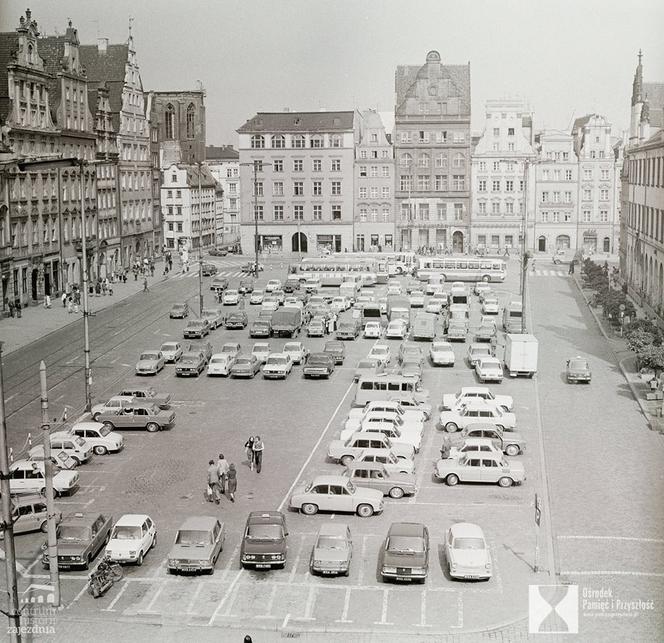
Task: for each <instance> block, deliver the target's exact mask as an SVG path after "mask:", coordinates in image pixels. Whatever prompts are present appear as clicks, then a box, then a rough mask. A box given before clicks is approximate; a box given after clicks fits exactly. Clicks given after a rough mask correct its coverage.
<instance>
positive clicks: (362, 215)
mask: <svg viewBox="0 0 664 643" xmlns="http://www.w3.org/2000/svg"><path fill="white" fill-rule="evenodd" d="M360 222H361V223H366V222H367V209H366V208H365V207H362V208H360Z"/></svg>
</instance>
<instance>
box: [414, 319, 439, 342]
mask: <svg viewBox="0 0 664 643" xmlns="http://www.w3.org/2000/svg"><path fill="white" fill-rule="evenodd" d="M412 336H413V339H415V340H417V339H423V340H425V341H431V340H432V339H433V338H434V337H435V336H436V315H434V314H433V313H417V315H416V316H415V321H414V322H413V330H412Z"/></svg>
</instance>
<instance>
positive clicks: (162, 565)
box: [152, 558, 168, 578]
mask: <svg viewBox="0 0 664 643" xmlns="http://www.w3.org/2000/svg"><path fill="white" fill-rule="evenodd" d="M167 563H168V558H164V560H162V561H161V563H159V566H158V567H157V568H156V569H155V570H154V571H153V572H152V577H153V578H157V577H158V576H160V575H161V572H162V571H164V569H165V568H166V565H167Z"/></svg>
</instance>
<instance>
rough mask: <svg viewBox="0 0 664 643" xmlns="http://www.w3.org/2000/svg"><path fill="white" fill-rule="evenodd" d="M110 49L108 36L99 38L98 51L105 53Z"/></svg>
mask: <svg viewBox="0 0 664 643" xmlns="http://www.w3.org/2000/svg"><path fill="white" fill-rule="evenodd" d="M107 49H108V38H97V51H98V52H99V53H100V54H105V53H106V51H107Z"/></svg>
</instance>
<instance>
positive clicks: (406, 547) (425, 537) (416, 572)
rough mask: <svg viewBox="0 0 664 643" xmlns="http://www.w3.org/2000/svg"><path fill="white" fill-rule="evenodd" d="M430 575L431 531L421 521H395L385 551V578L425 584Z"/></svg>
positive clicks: (383, 568)
mask: <svg viewBox="0 0 664 643" xmlns="http://www.w3.org/2000/svg"><path fill="white" fill-rule="evenodd" d="M428 573H429V530H428V529H427V528H426V526H425V525H423V524H421V523H419V522H393V523H392V524H391V525H390V530H389V531H388V532H387V538H386V539H385V544H384V546H383V551H382V561H381V566H380V575H381V577H382V579H383V580H396V581H408V582H412V581H415V582H419V583H424V581H425V580H426V578H427V574H428Z"/></svg>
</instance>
